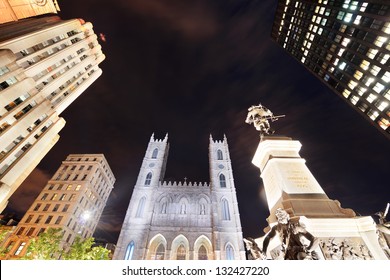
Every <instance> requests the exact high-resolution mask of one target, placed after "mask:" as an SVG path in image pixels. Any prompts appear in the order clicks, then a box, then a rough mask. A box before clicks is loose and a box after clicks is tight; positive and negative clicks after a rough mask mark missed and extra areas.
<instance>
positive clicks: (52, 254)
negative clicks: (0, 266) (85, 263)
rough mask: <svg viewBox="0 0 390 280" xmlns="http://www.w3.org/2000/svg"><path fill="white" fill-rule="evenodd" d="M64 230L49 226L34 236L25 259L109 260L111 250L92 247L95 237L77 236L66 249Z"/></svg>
mask: <svg viewBox="0 0 390 280" xmlns="http://www.w3.org/2000/svg"><path fill="white" fill-rule="evenodd" d="M62 237H63V232H62V230H61V229H60V228H58V229H53V228H49V229H48V230H46V231H45V232H44V233H41V234H40V235H39V236H38V237H36V238H33V239H32V240H31V242H30V244H29V246H28V248H27V253H26V255H25V257H24V259H28V260H57V259H59V258H60V259H63V260H108V259H109V253H110V251H109V250H108V249H105V248H103V247H101V246H96V247H92V246H93V245H94V238H93V237H90V238H87V239H82V238H81V237H80V236H77V237H76V238H75V241H74V242H73V244H72V245H71V246H70V247H69V248H68V250H66V249H67V248H65V249H63V248H62V246H61V241H62Z"/></svg>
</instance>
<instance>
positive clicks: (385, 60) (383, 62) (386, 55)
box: [379, 54, 390, 64]
mask: <svg viewBox="0 0 390 280" xmlns="http://www.w3.org/2000/svg"><path fill="white" fill-rule="evenodd" d="M389 57H390V54H385V55H384V56H383V58H382V59H381V61H379V62H380V63H381V64H385V63H386V62H387V60H388V59H389Z"/></svg>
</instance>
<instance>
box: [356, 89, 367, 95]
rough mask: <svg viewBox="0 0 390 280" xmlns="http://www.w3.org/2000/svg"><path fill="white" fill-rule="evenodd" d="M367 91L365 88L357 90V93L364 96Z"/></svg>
mask: <svg viewBox="0 0 390 280" xmlns="http://www.w3.org/2000/svg"><path fill="white" fill-rule="evenodd" d="M366 91H367V89H366V88H364V87H359V88H358V90H357V93H358V94H359V95H360V96H363V94H364V93H365V92H366Z"/></svg>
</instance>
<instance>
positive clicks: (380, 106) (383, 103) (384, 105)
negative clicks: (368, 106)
mask: <svg viewBox="0 0 390 280" xmlns="http://www.w3.org/2000/svg"><path fill="white" fill-rule="evenodd" d="M388 105H389V103H388V102H386V101H382V102H379V105H378V109H379V110H380V111H383V110H384V109H385V108H386V107H387V106H388Z"/></svg>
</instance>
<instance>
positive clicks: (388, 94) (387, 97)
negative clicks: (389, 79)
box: [383, 90, 390, 100]
mask: <svg viewBox="0 0 390 280" xmlns="http://www.w3.org/2000/svg"><path fill="white" fill-rule="evenodd" d="M383 96H384V97H385V98H386V99H388V100H390V90H387V91H386V93H385V94H384V95H383Z"/></svg>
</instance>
